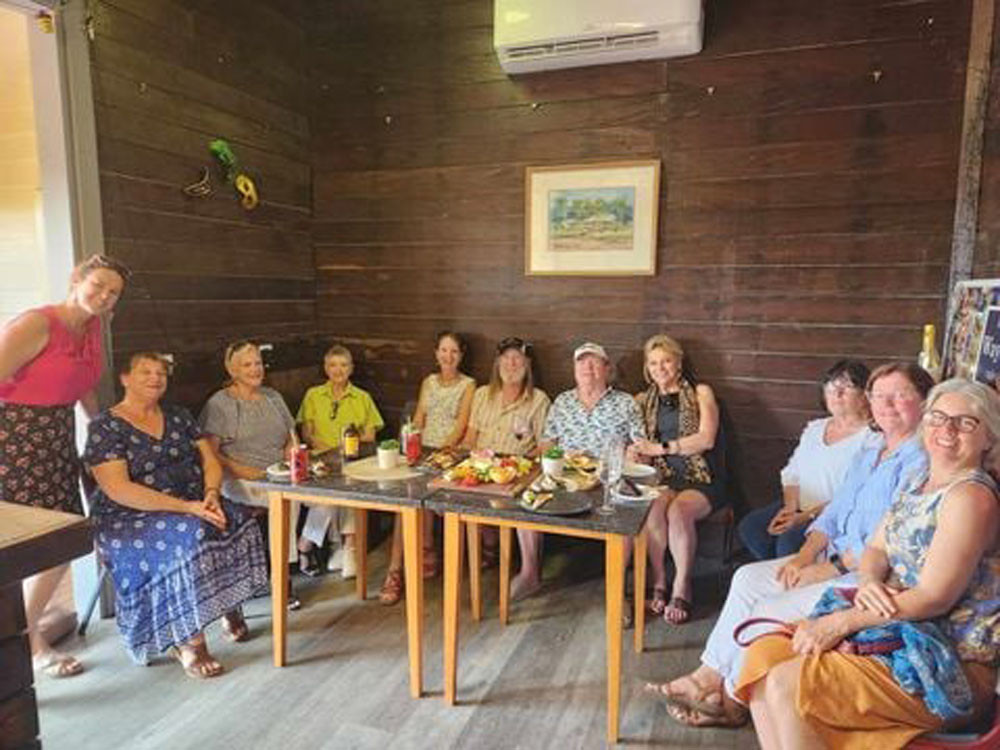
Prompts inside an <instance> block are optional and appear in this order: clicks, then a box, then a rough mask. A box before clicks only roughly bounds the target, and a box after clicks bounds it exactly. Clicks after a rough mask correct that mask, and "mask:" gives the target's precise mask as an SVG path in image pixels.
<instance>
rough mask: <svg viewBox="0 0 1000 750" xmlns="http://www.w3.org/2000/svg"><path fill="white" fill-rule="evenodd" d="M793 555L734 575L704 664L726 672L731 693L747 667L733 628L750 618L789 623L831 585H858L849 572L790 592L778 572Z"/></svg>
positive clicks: (706, 648)
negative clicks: (767, 618)
mask: <svg viewBox="0 0 1000 750" xmlns="http://www.w3.org/2000/svg"><path fill="white" fill-rule="evenodd" d="M792 557H793V556H792V555H788V556H787V557H782V558H779V559H777V560H762V561H760V562H755V563H750V564H749V565H744V566H743V567H741V568H739V569H737V571H736V573H735V574H734V575H733V581H732V583H731V584H730V586H729V594H728V595H727V596H726V603H725V604H723V605H722V612H720V613H719V619H718V620H716V622H715V627H714V628H712V632H711V634H710V635H709V636H708V641H707V642H706V643H705V650H704V651H703V652H702V654H701V663H702V664H704V665H706V666H708V667H711V668H712V669H714V670H715V671H716V672H718V673H719V674H720V675H722V678H723V681H724V682H725V686H726V692H727V693H729V694H730V695H732V694H733V689H734V687H735V685H736V681H737V680H738V679H739V676H740V671H741V670H742V668H743V652H744V650H745V649H743V648H742V647H741V646H738V645H737V644H736V641H735V640H733V630H735V628H736V626H737V625H739V624H740V623H741V622H743V621H744V620H746V619H747V618H750V617H775V618H778V619H779V620H785V621H789V622H792V621H795V620H801V619H802V618H804V617H805V616H806V615H808V614H809V613H810V612H811V611H812V608H813V607H814V606H815V605H816V602H817V601H819V598H820V596H822V594H823V592H824V591H826V589H827V588H828V587H830V586H853V585H855V583H854V582H855V581H856V576H855V574H854V573H849V574H848V575H846V576H841V577H839V578H834V579H831V580H829V581H823V582H822V583H812V584H809V585H808V586H802V587H801V588H794V589H788V590H787V591H786V590H785V589H784V588H783V587H782V585H781V584H780V583H779V582H778V580H777V579H776V578H775V574H776V573H777V572H778V568H780V567H781V566H782V565H784V564H785V563H786V562H788V561H789V560H791V559H792ZM762 627H763V626H762ZM755 632H760V631H759V630H757V631H755Z"/></svg>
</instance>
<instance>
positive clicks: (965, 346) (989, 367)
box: [943, 279, 1000, 385]
mask: <svg viewBox="0 0 1000 750" xmlns="http://www.w3.org/2000/svg"><path fill="white" fill-rule="evenodd" d="M943 359H944V378H953V377H959V378H968V379H970V380H973V379H974V380H979V381H981V382H984V383H988V384H990V385H993V383H994V382H995V381H996V380H997V377H998V376H1000V279H976V280H971V281H960V282H959V283H958V284H956V285H955V296H954V298H953V299H952V303H951V314H950V315H949V317H948V330H947V332H946V334H945V345H944V355H943Z"/></svg>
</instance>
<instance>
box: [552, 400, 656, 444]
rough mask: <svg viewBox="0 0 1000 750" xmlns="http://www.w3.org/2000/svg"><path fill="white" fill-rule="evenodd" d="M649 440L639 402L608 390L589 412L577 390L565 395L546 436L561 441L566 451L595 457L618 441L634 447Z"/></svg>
mask: <svg viewBox="0 0 1000 750" xmlns="http://www.w3.org/2000/svg"><path fill="white" fill-rule="evenodd" d="M645 436H646V432H645V429H644V428H643V424H642V415H641V414H640V413H639V407H638V406H636V403H635V399H634V398H632V397H631V396H630V395H628V394H627V393H625V392H624V391H617V390H615V389H614V388H608V390H606V391H605V392H604V395H603V396H601V398H600V400H598V402H597V404H596V405H595V406H594V408H593V409H591V410H589V411H588V410H587V408H586V407H585V406H584V405H583V402H582V401H580V397H579V396H578V395H577V393H576V389H575V388H574V389H573V390H569V391H563V392H562V393H560V394H559V395H558V396H556V400H555V401H553V402H552V408H551V409H550V410H549V416H548V419H546V420H545V431H544V433H543V437H544V439H545V440H553V441H558V442H559V445H560V447H562V448H565V449H568V450H578V451H585V452H586V453H589V454H590V455H591V456H595V457H596V456H600V455H601V454H602V453H603V452H604V449H605V447H606V446H607V444H608V442H610V440H611V439H612V438H614V437H618V438H620V439H621V440H622V442H624V443H630V442H635V441H636V440H638V439H640V438H643V437H645Z"/></svg>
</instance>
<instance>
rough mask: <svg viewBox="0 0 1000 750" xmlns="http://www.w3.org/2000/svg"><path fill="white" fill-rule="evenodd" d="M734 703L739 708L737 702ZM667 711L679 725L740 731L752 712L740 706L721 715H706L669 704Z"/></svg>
mask: <svg viewBox="0 0 1000 750" xmlns="http://www.w3.org/2000/svg"><path fill="white" fill-rule="evenodd" d="M733 703H734V705H736V706H739V704H736V703H735V701H734V702H733ZM666 710H667V716H669V717H670V718H671V719H673V720H674V721H676V722H677V723H678V724H683V725H684V726H686V727H693V728H703V727H725V728H729V729H738V728H739V727H742V726H743V725H745V724H746V723H747V722H748V721H749V720H750V711H749V710H748V709H747V708H746V707H745V706H739V707H738V708H735V709H732V710H731V711H725V710H723V711H722V712H721V713H706V712H704V711H699V710H698V709H695V708H684V707H682V706H678V705H670V704H667V706H666Z"/></svg>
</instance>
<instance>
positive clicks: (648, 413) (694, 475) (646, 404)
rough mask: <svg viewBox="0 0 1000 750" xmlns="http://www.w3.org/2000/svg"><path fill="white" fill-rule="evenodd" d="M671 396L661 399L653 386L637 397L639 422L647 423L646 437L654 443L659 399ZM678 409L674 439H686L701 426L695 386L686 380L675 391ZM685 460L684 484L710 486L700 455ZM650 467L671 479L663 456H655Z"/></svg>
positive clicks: (670, 470) (671, 476)
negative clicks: (639, 411)
mask: <svg viewBox="0 0 1000 750" xmlns="http://www.w3.org/2000/svg"><path fill="white" fill-rule="evenodd" d="M671 397H672V395H667V396H665V397H664V396H660V390H659V389H658V388H657V387H656V384H655V383H653V384H651V385H650V386H649V388H647V389H646V392H645V393H643V394H642V396H640V397H639V407H640V408H641V409H642V419H643V421H644V422H645V424H646V434H647V435H651V436H653V439H654V440H661V436H660V432H659V425H658V424H657V413H658V412H659V409H660V399H661V398H671ZM676 398H677V409H678V411H679V412H680V413H679V414H678V420H677V437H679V438H681V437H686V436H688V435H693V434H695V433H696V432H698V427H699V424H700V423H701V414H700V412H699V410H698V394H697V393H695V389H694V386H692V385H691V383H689V382H688V381H687V380H686V379H684V378H682V379H681V382H680V390H679V391H678V392H677V395H676ZM680 458H682V459H683V461H684V476H683V477H682V478H683V480H684V481H685V482H689V483H692V484H711V483H712V472H711V470H710V469H709V468H708V462H707V461H705V457H704V456H703V455H702V454H700V453H695V454H694V455H692V456H680ZM653 465H655V466H656V468H657V469H659V471H660V477H661V478H663V479H665V480H667V479H673V478H674V477H675V475H676V472H675V471H674V470H673V469H672V468H671V467H670V464H669V463H667V460H666V457H665V456H656V457H655V458H654V459H653Z"/></svg>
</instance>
